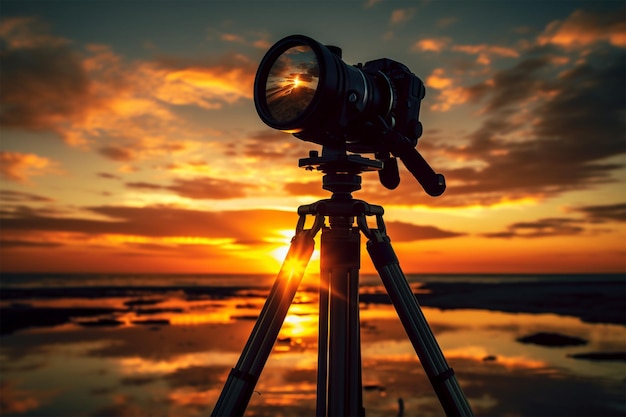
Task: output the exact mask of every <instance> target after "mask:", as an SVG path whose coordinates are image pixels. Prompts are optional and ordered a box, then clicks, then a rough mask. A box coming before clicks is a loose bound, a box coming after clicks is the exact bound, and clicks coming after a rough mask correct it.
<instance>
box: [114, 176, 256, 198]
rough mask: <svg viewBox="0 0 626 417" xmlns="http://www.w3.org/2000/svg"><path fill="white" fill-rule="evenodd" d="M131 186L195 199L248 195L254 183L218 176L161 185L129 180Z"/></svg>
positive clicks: (177, 180) (127, 184)
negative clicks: (165, 191)
mask: <svg viewBox="0 0 626 417" xmlns="http://www.w3.org/2000/svg"><path fill="white" fill-rule="evenodd" d="M126 186H127V187H129V188H134V189H140V190H168V191H172V192H174V193H175V194H177V195H179V196H181V197H186V198H191V199H194V200H205V199H207V200H226V199H230V198H242V197H245V196H246V192H245V190H247V189H250V188H253V186H252V185H249V184H243V183H239V182H236V181H230V180H224V179H217V178H208V177H201V178H194V179H175V180H174V184H173V185H168V186H165V185H159V184H153V183H147V182H128V183H126Z"/></svg>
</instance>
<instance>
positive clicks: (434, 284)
mask: <svg viewBox="0 0 626 417" xmlns="http://www.w3.org/2000/svg"><path fill="white" fill-rule="evenodd" d="M361 278H362V279H361V281H362V290H363V291H362V297H361V301H362V303H361V323H362V324H361V339H362V349H361V350H362V361H363V381H364V387H365V390H364V394H363V399H364V406H365V409H366V412H367V415H368V416H390V415H397V413H398V399H399V398H402V400H403V402H404V408H405V415H433V416H440V415H443V414H444V413H443V410H442V409H441V406H440V404H439V402H438V400H437V398H436V396H435V394H434V392H433V390H432V387H431V386H430V383H429V382H428V379H427V378H426V376H425V375H424V372H423V370H422V368H421V366H420V364H419V361H418V359H417V357H416V354H415V352H414V351H413V348H412V346H411V344H410V343H409V341H408V339H407V337H406V334H405V332H404V329H403V328H402V325H401V324H400V322H399V320H398V318H397V315H396V313H395V311H394V309H393V306H392V305H390V304H389V301H388V299H386V298H385V296H384V289H383V287H382V285H381V284H380V279H379V278H378V277H377V276H368V275H365V276H362V277H361ZM273 280H274V276H265V275H263V276H259V275H254V276H252V275H228V276H226V275H175V274H174V275H172V274H167V275H165V274H164V275H139V274H132V275H115V274H106V275H94V274H74V275H63V274H43V275H42V274H28V275H20V274H3V275H2V276H1V277H0V290H1V295H2V297H1V298H2V299H1V301H0V307H1V308H2V311H1V312H0V319H1V320H2V326H1V327H0V331H1V333H2V336H1V338H0V390H1V391H0V412H1V414H2V415H7V416H8V415H24V416H78V415H81V416H85V415H86V416H103V415H106V416H134V415H136V416H145V415H151V416H166V415H176V416H182V417H185V416H196V415H209V414H210V412H211V410H212V409H213V406H214V404H215V401H216V400H217V397H218V396H219V394H220V392H221V390H222V387H223V384H224V381H225V379H226V377H227V375H228V372H229V371H230V368H231V367H233V366H234V365H235V363H236V362H237V360H238V357H239V354H240V353H241V350H242V348H243V346H244V344H245V342H246V340H247V337H248V335H249V334H250V331H251V329H252V326H253V325H254V322H255V320H256V316H257V315H258V313H259V311H260V309H261V307H262V305H263V303H264V300H265V296H266V295H267V290H268V288H269V287H270V286H271V284H272V282H273ZM407 280H408V281H409V282H410V284H411V287H412V288H413V289H414V290H415V291H416V292H417V294H418V300H419V301H420V303H421V304H422V306H423V311H424V314H425V316H426V318H427V320H428V322H429V324H430V326H431V328H432V330H433V333H434V334H435V337H436V338H437V341H438V342H439V344H440V346H441V349H442V351H443V353H444V355H445V357H446V359H447V360H448V362H449V364H450V365H451V366H452V367H453V368H454V369H455V372H456V374H457V377H458V379H459V382H460V385H461V387H462V388H463V390H464V392H465V394H466V396H467V397H468V400H469V402H470V404H471V406H472V408H473V410H474V412H475V414H476V415H478V416H492V415H520V416H540V415H546V416H547V415H551V416H553V415H567V416H574V415H577V416H587V415H588V416H591V415H594V416H600V415H620V416H623V415H624V413H626V397H625V395H624V392H626V390H625V389H624V388H625V386H624V385H625V381H626V364H625V362H624V353H625V352H626V327H625V323H624V322H625V321H626V318H625V317H624V311H625V306H626V302H625V299H624V295H625V294H626V293H625V292H624V288H625V285H624V276H623V275H592V274H589V275H470V274H467V275H408V276H407ZM316 283H317V279H316V277H315V276H310V277H307V278H305V280H304V282H303V284H302V286H301V291H299V293H298V294H297V296H296V299H295V300H294V303H292V305H291V308H290V312H289V314H288V316H287V319H286V320H285V323H284V325H283V327H282V329H281V333H280V335H279V341H278V342H277V343H276V344H275V346H274V348H273V351H272V353H271V355H270V357H269V360H268V362H267V364H266V366H265V368H264V371H263V373H262V374H261V377H260V379H259V382H258V384H257V385H256V388H255V394H253V396H252V398H251V401H250V404H249V406H248V408H247V413H246V415H268V416H274V415H298V416H300V415H303V416H304V415H312V414H314V412H315V388H316V382H315V381H316V367H317V362H316V361H317V293H316V290H315V285H316ZM537 334H552V335H557V336H559V335H560V336H567V337H569V338H579V339H581V340H583V344H572V343H565V342H563V343H556V345H554V346H548V345H546V344H545V343H539V344H529V343H522V342H520V339H521V338H523V337H526V336H529V335H537ZM564 340H566V341H567V339H564ZM569 340H573V339H569ZM589 354H594V355H589ZM590 358H591V359H590Z"/></svg>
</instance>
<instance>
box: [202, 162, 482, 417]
mask: <svg viewBox="0 0 626 417" xmlns="http://www.w3.org/2000/svg"><path fill="white" fill-rule="evenodd" d="M300 166H305V167H307V168H308V169H312V167H317V168H318V169H319V170H321V171H323V172H324V173H325V174H326V175H325V176H324V178H323V188H324V189H326V190H328V191H330V192H332V197H331V198H330V199H326V200H320V201H318V202H316V203H314V204H310V205H303V206H300V207H299V208H298V215H299V216H300V218H299V220H298V224H297V226H296V233H295V236H294V237H293V239H292V241H291V246H290V248H289V252H288V253H287V256H286V258H285V261H284V262H283V265H282V267H281V269H280V272H279V273H278V276H277V278H276V281H275V283H274V286H273V287H272V289H271V291H270V294H269V296H268V298H267V300H266V302H265V305H264V306H263V309H262V310H261V313H260V315H259V318H258V320H257V322H256V324H255V326H254V328H253V330H252V334H251V335H250V338H249V339H248V342H247V343H246V346H245V347H244V350H243V352H242V354H241V357H240V358H239V362H237V365H236V366H235V367H234V368H233V369H232V371H231V373H230V375H229V376H228V379H227V381H226V384H225V386H224V388H223V390H222V393H221V395H220V397H219V399H218V401H217V404H216V406H215V409H214V410H213V414H212V415H213V416H241V415H243V413H244V411H245V409H246V407H247V406H248V402H249V401H250V397H251V396H252V393H253V390H254V387H255V385H256V382H257V380H258V378H259V376H260V375H261V372H262V370H263V367H264V366H265V362H266V361H267V358H268V356H269V354H270V352H271V350H272V347H273V345H274V343H275V341H276V338H277V336H278V333H279V331H280V328H281V326H282V324H283V321H284V320H285V317H286V315H287V310H288V309H289V307H290V305H291V303H292V301H293V298H294V296H295V294H296V290H297V289H298V286H299V285H300V281H301V280H302V276H303V275H304V271H305V268H306V265H307V263H308V262H309V260H310V258H311V255H312V253H313V246H314V240H313V238H314V237H315V235H316V234H317V232H319V231H320V230H322V239H321V259H320V263H321V266H320V281H321V282H320V298H319V334H318V342H319V343H318V369H317V411H316V415H317V416H364V415H365V410H364V408H363V399H362V378H361V347H360V330H359V324H360V323H359V268H360V232H362V233H363V234H364V235H365V236H366V237H367V238H368V241H367V250H368V252H369V254H370V257H371V259H372V262H373V263H374V266H375V267H376V269H377V271H378V273H379V275H380V278H381V279H382V281H383V284H384V286H385V289H386V290H387V293H388V294H389V296H390V298H391V301H392V303H393V305H394V307H395V309H396V311H397V313H398V315H399V316H400V320H401V322H402V325H403V326H404V328H405V330H406V332H407V334H408V337H409V339H410V341H411V343H412V345H413V348H414V349H415V352H416V353H417V355H418V357H419V359H420V362H421V363H422V366H423V367H424V370H425V372H426V374H427V376H428V378H429V379H430V382H431V384H432V386H433V388H434V390H435V392H436V394H437V396H438V398H439V401H440V402H441V404H442V406H443V408H444V411H445V413H446V414H447V415H448V416H471V415H472V410H471V409H470V406H469V404H468V402H467V399H466V398H465V395H464V394H463V391H462V390H461V387H460V386H459V384H458V382H457V379H456V377H455V375H454V372H453V370H452V369H451V368H450V367H449V366H448V364H447V363H446V360H445V358H444V356H443V353H442V352H441V349H440V347H439V345H438V343H437V341H436V340H435V337H434V336H433V334H432V332H431V330H430V327H429V326H428V323H427V322H426V318H425V317H424V315H423V314H422V311H421V309H420V306H419V304H418V303H417V300H416V299H415V296H414V294H413V292H412V291H411V288H410V287H409V284H408V283H407V280H406V277H405V276H404V273H403V272H402V270H401V269H400V265H399V263H398V258H397V257H396V255H395V253H394V251H393V248H392V247H391V243H390V239H389V237H388V236H387V234H386V232H385V224H384V222H383V217H382V216H383V212H384V210H383V208H382V207H381V206H375V205H371V204H368V203H366V202H364V201H361V200H355V199H353V198H352V195H351V193H352V192H353V191H356V190H358V189H360V188H361V177H360V174H361V173H362V172H363V171H369V170H379V169H381V168H382V163H381V162H380V161H378V160H371V159H367V158H363V157H361V156H358V155H345V154H343V155H336V154H335V155H331V156H330V157H327V156H322V157H319V156H318V155H317V153H314V152H312V153H311V155H310V157H309V158H305V159H301V160H300ZM308 215H311V216H315V222H314V224H313V225H312V227H311V228H310V229H305V228H304V226H305V220H306V216H308ZM366 216H375V218H376V226H377V227H376V228H370V227H369V226H368V224H367V221H366ZM326 218H328V225H326V221H325V220H326ZM355 220H356V225H355Z"/></svg>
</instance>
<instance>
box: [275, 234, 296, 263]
mask: <svg viewBox="0 0 626 417" xmlns="http://www.w3.org/2000/svg"><path fill="white" fill-rule="evenodd" d="M294 233H295V232H294V231H293V230H279V231H278V235H279V236H280V237H279V238H278V239H276V242H279V243H282V245H281V246H279V247H277V248H276V249H274V250H273V251H271V252H270V256H271V257H272V258H274V259H275V260H276V261H277V262H278V264H279V265H282V263H283V261H284V260H285V257H286V256H287V252H289V246H291V238H292V237H293V235H294Z"/></svg>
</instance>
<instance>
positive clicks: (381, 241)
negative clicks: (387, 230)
mask: <svg viewBox="0 0 626 417" xmlns="http://www.w3.org/2000/svg"><path fill="white" fill-rule="evenodd" d="M367 251H368V252H369V254H370V257H371V258H372V263H373V264H374V266H375V267H376V269H377V270H380V269H381V268H383V267H385V266H387V265H392V264H399V263H400V261H398V257H397V256H396V253H395V252H394V250H393V248H392V247H391V240H390V239H389V236H387V235H382V234H381V233H380V232H379V231H378V230H376V229H374V230H372V236H371V238H370V239H369V240H368V241H367Z"/></svg>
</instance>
